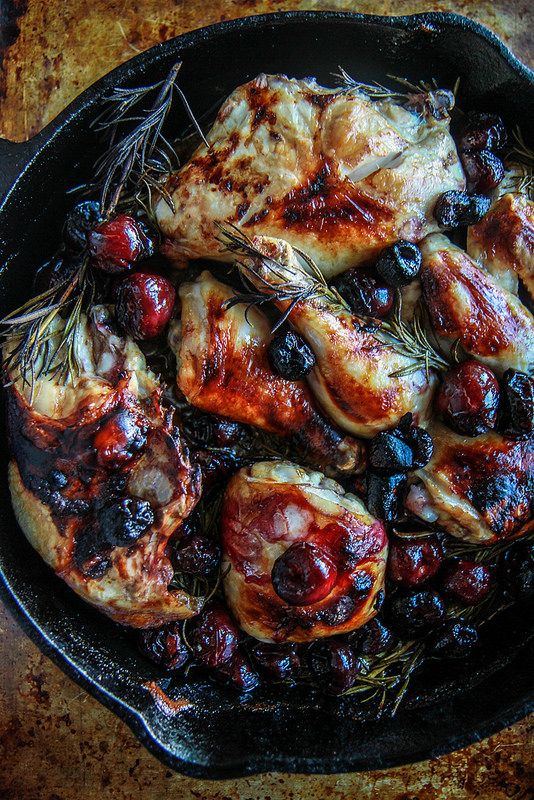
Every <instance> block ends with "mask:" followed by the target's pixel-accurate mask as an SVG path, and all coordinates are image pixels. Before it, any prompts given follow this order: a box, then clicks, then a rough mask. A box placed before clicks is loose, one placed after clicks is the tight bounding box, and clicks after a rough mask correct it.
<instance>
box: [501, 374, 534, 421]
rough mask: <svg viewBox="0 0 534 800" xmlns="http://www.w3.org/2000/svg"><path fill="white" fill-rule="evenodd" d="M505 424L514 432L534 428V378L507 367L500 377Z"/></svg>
mask: <svg viewBox="0 0 534 800" xmlns="http://www.w3.org/2000/svg"><path fill="white" fill-rule="evenodd" d="M502 388H503V406H504V412H505V415H506V423H507V426H508V427H509V428H510V429H511V431H512V432H515V433H520V434H522V433H532V431H533V430H534V380H532V378H530V377H529V376H528V375H526V374H525V373H524V372H517V371H516V370H515V369H508V370H506V372H505V373H504V375H503V378H502Z"/></svg>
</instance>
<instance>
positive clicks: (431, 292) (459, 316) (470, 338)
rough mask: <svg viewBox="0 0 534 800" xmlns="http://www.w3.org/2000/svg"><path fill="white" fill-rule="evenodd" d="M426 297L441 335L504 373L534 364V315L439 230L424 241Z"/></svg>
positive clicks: (523, 369) (427, 304)
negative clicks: (438, 232)
mask: <svg viewBox="0 0 534 800" xmlns="http://www.w3.org/2000/svg"><path fill="white" fill-rule="evenodd" d="M421 252H422V254H423V265H422V268H421V283H422V286H423V297H424V299H425V304H426V307H427V308H428V311H429V314H430V317H431V320H432V324H433V326H434V330H435V332H436V334H437V335H438V336H439V337H440V338H441V339H442V340H444V342H447V343H448V344H449V345H452V344H453V343H454V342H456V341H459V343H460V345H461V346H462V348H463V350H464V351H465V352H466V353H469V355H472V356H474V357H475V358H478V359H479V360H480V361H483V362H484V363H486V364H487V365H488V366H489V367H491V369H493V370H494V371H495V372H497V373H498V374H502V373H503V372H504V371H505V370H507V369H509V368H513V369H517V370H520V371H521V372H530V371H531V370H532V367H533V365H534V318H533V317H532V314H531V313H530V312H529V311H528V310H527V309H526V308H525V306H524V305H523V304H522V303H521V302H520V301H519V300H518V299H517V297H516V296H515V295H513V294H511V293H510V292H508V291H507V290H506V289H503V288H502V287H501V286H500V285H499V284H498V283H497V282H496V281H495V279H494V278H492V277H491V276H490V275H489V274H488V273H487V272H485V271H484V270H483V269H482V267H480V266H479V265H478V264H477V263H476V262H475V261H473V259H472V258H470V257H469V256H468V255H467V254H466V253H465V252H464V251H463V250H461V249H460V248H459V247H456V246H455V245H453V244H452V243H451V242H450V241H449V239H447V238H446V237H445V236H442V235H439V234H432V235H431V236H428V237H427V238H426V239H425V240H424V241H423V242H422V243H421Z"/></svg>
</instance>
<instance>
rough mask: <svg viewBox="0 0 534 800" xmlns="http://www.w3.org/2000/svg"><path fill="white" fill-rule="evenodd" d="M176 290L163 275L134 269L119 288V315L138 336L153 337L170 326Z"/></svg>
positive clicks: (117, 312)
mask: <svg viewBox="0 0 534 800" xmlns="http://www.w3.org/2000/svg"><path fill="white" fill-rule="evenodd" d="M175 296H176V293H175V291H174V286H173V285H172V283H171V282H170V281H168V280H167V278H164V277H163V276H162V275H152V274H150V273H148V272H134V273H133V274H132V275H128V276H127V277H126V278H124V279H123V280H122V281H121V282H120V284H119V286H118V287H117V301H116V314H117V320H118V321H119V323H120V324H121V325H122V327H123V328H124V330H125V331H126V332H127V333H129V334H130V336H132V337H133V338H134V339H153V338H154V337H155V336H159V334H161V333H163V331H164V330H165V328H166V327H167V323H168V322H169V320H170V318H171V315H172V311H173V308H174V300H175Z"/></svg>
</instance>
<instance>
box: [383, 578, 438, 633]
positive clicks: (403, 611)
mask: <svg viewBox="0 0 534 800" xmlns="http://www.w3.org/2000/svg"><path fill="white" fill-rule="evenodd" d="M388 618H389V621H390V623H391V625H392V627H393V629H394V630H395V631H397V632H398V633H399V634H400V635H401V636H403V637H404V638H406V639H415V638H417V637H419V636H425V635H426V634H427V633H430V632H431V631H432V630H434V629H435V628H436V626H437V625H439V624H440V623H441V622H442V621H443V620H444V619H445V605H444V603H443V600H442V599H441V597H440V596H439V594H437V592H433V591H429V590H424V589H422V590H420V591H418V592H411V593H410V594H397V595H395V597H393V599H392V600H391V602H390V604H389V609H388Z"/></svg>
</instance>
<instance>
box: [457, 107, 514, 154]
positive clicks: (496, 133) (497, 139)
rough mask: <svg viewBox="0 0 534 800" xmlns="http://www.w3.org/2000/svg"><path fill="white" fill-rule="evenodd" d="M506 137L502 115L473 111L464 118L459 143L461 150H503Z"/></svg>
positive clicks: (458, 138)
mask: <svg viewBox="0 0 534 800" xmlns="http://www.w3.org/2000/svg"><path fill="white" fill-rule="evenodd" d="M506 139H507V136H506V128H505V127H504V122H503V121H502V119H501V117H499V116H498V115H497V114H488V113H486V112H483V111H472V112H470V113H469V114H467V115H466V117H465V119H464V122H463V125H462V127H461V129H460V133H459V135H458V137H457V143H458V149H459V150H460V151H462V150H502V148H503V147H504V145H505V144H506Z"/></svg>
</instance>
